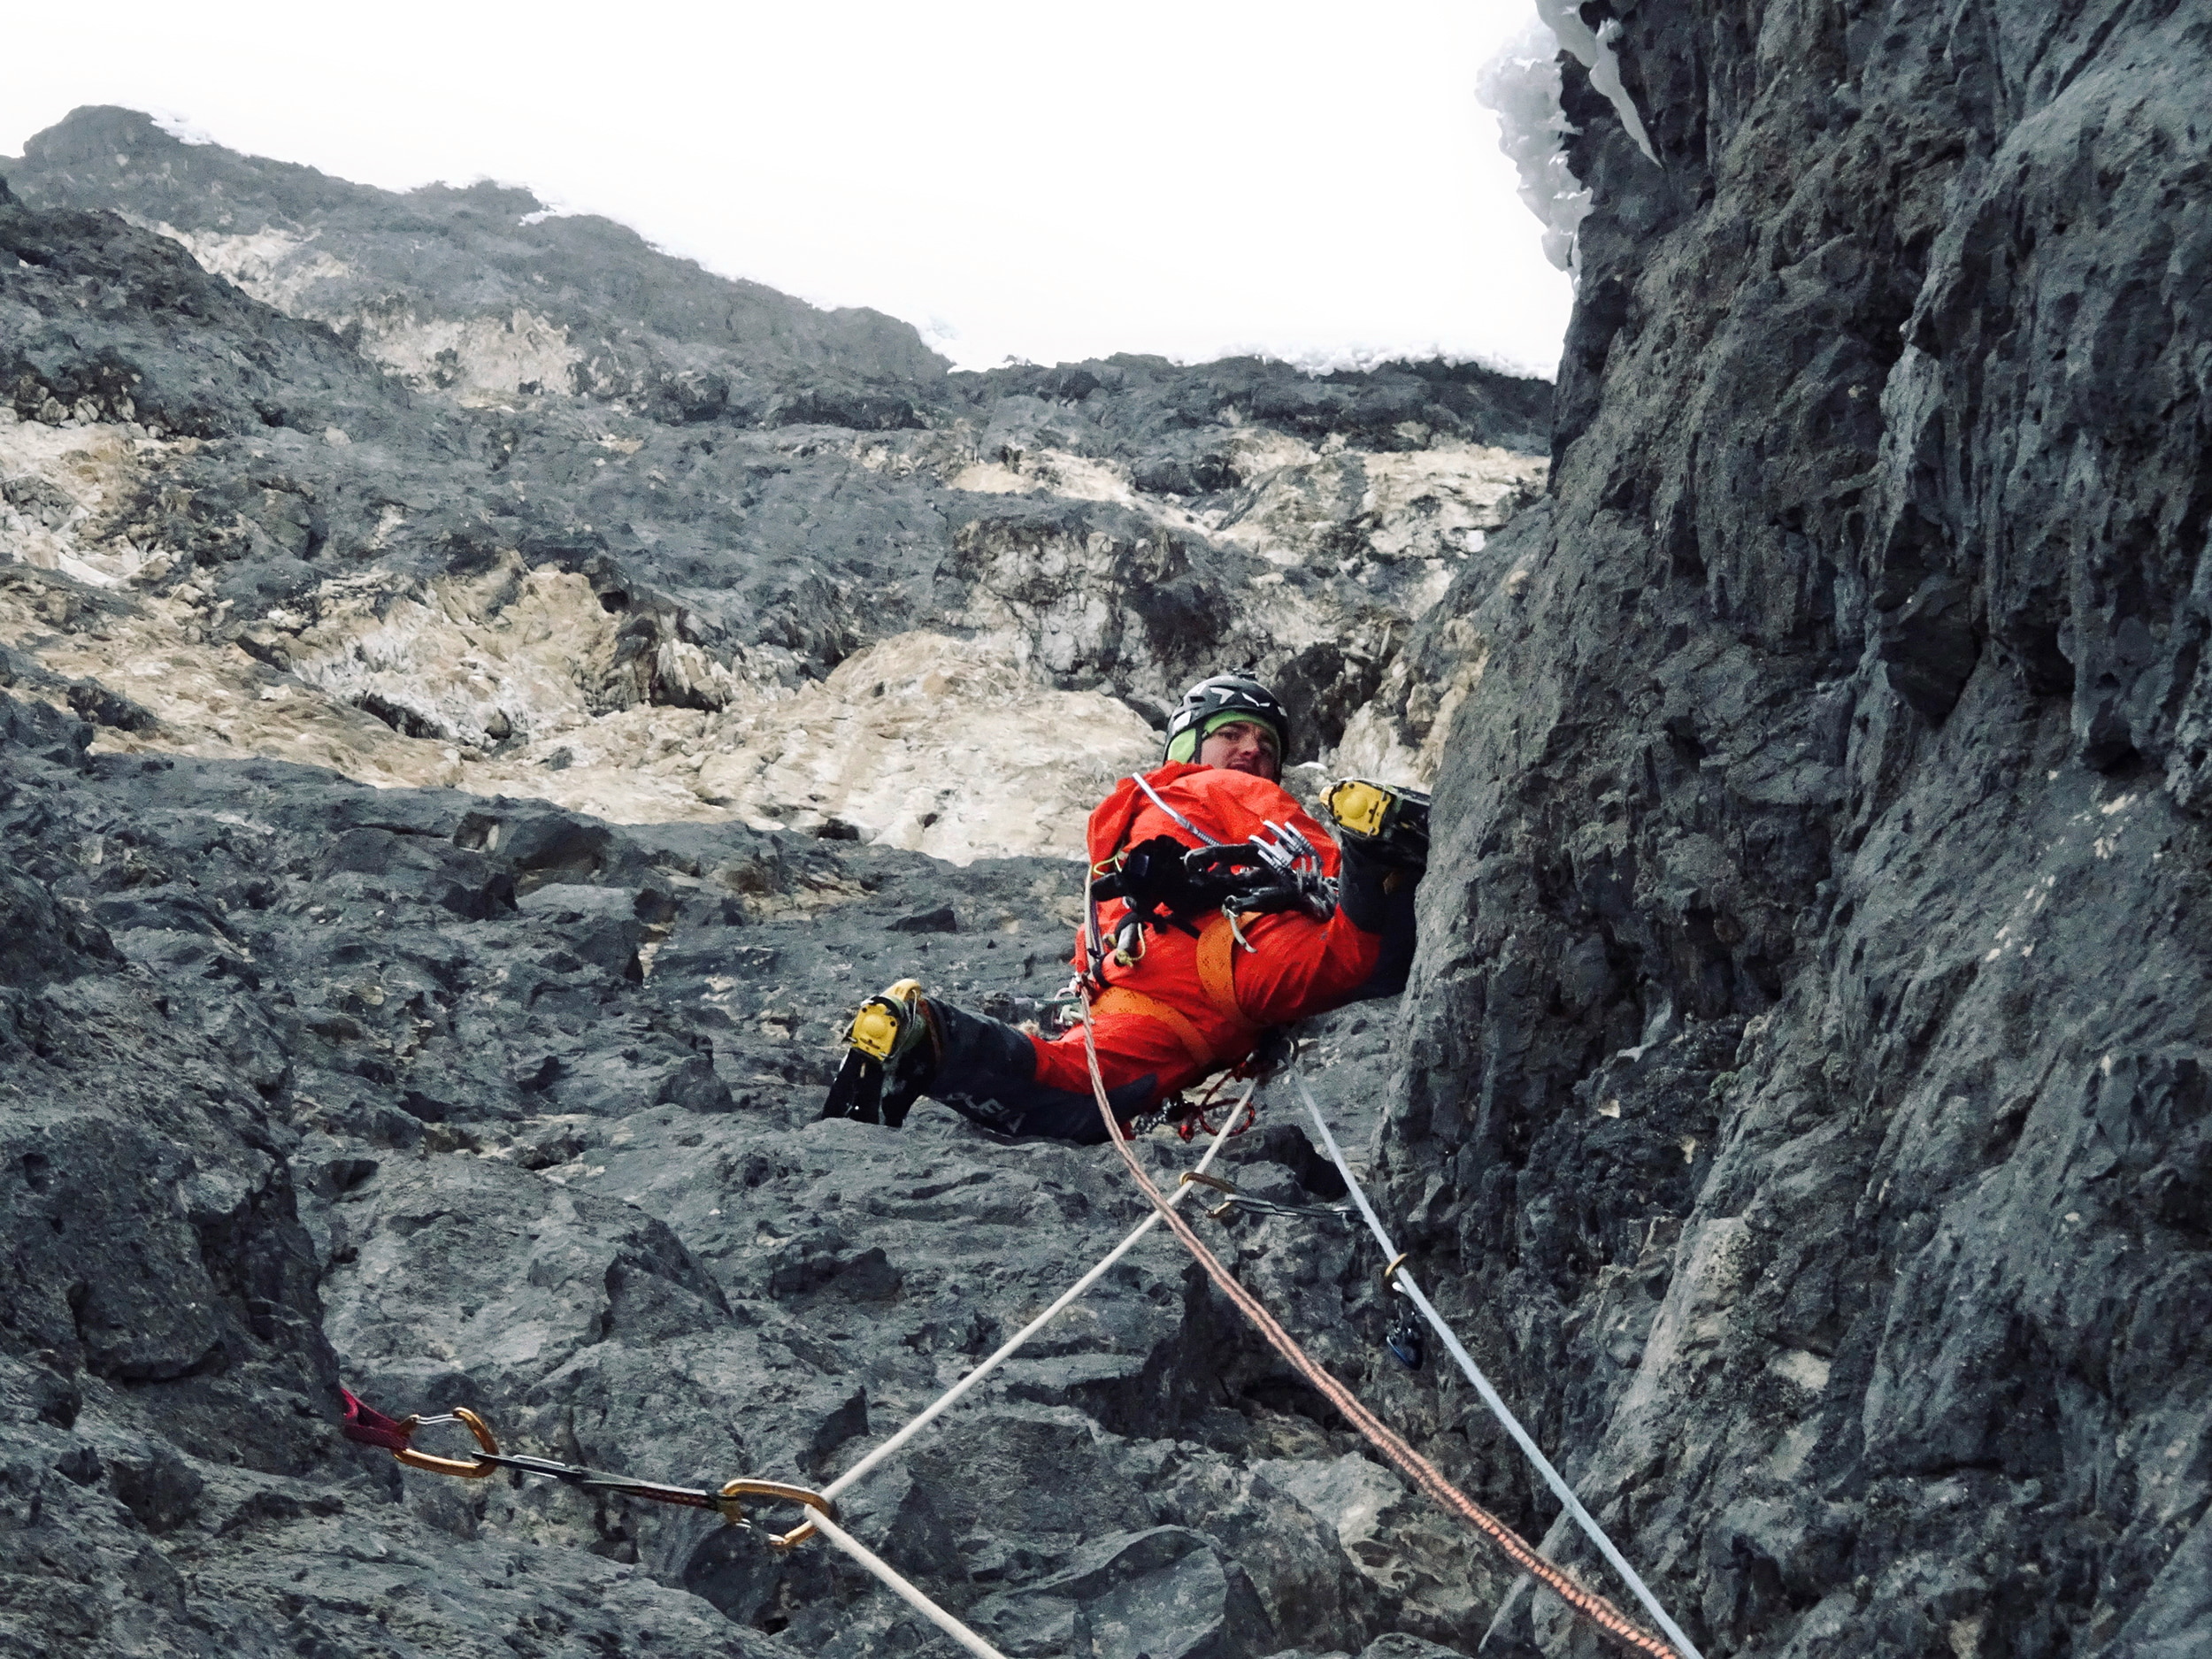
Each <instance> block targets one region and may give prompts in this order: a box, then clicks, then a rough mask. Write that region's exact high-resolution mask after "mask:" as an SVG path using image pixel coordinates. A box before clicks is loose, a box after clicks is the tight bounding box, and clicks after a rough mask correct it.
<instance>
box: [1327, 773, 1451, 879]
mask: <svg viewBox="0 0 2212 1659" xmlns="http://www.w3.org/2000/svg"><path fill="white" fill-rule="evenodd" d="M1321 804H1322V805H1323V806H1324V807H1325V808H1326V809H1327V810H1328V814H1329V816H1330V817H1331V818H1334V819H1335V820H1336V825H1337V827H1338V828H1339V829H1340V830H1341V831H1343V833H1344V842H1345V850H1347V851H1348V852H1355V853H1363V854H1365V855H1366V856H1368V857H1370V858H1372V859H1375V860H1377V861H1378V862H1379V863H1382V864H1399V865H1403V866H1407V867H1409V868H1412V869H1416V870H1417V869H1420V868H1422V867H1424V866H1425V865H1426V864H1427V863H1428V861H1429V798H1428V796H1427V795H1424V794H1423V793H1422V792H1421V791H1420V790H1418V789H1407V788H1402V787H1399V786H1397V785H1394V784H1386V783H1371V782H1370V781H1369V780H1366V779H1364V778H1340V779H1339V780H1337V781H1336V782H1334V783H1333V784H1331V785H1330V786H1329V787H1327V788H1325V789H1324V790H1323V791H1322V792H1321Z"/></svg>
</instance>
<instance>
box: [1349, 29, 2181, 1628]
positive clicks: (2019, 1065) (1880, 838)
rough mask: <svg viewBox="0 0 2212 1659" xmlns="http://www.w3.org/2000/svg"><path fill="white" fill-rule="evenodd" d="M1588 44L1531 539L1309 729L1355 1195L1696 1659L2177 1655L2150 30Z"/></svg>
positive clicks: (2165, 178) (2176, 981)
mask: <svg viewBox="0 0 2212 1659" xmlns="http://www.w3.org/2000/svg"><path fill="white" fill-rule="evenodd" d="M1597 10H1598V11H1599V12H1604V13H1606V14H1607V15H1609V16H1617V21H1618V23H1619V27H1620V34H1619V38H1618V48H1619V53H1620V59H1621V63H1622V65H1623V66H1624V75H1625V78H1626V81H1627V84H1628V86H1629V88H1630V89H1631V91H1632V93H1633V95H1634V96H1635V98H1636V100H1637V103H1638V104H1639V106H1640V109H1641V110H1642V111H1643V116H1644V120H1645V124H1646V125H1647V128H1648V131H1649V134H1650V137H1651V140H1652V142H1653V143H1654V144H1655V147H1656V150H1657V153H1658V164H1657V165H1653V164H1652V163H1651V162H1648V161H1647V160H1646V159H1645V158H1644V157H1642V156H1641V155H1640V153H1639V152H1638V151H1637V150H1636V149H1635V147H1634V146H1633V145H1632V143H1631V142H1630V141H1629V139H1628V138H1627V137H1626V136H1625V135H1624V133H1623V132H1622V130H1621V127H1620V126H1619V124H1618V123H1617V121H1615V120H1614V119H1612V118H1611V116H1610V113H1609V106H1608V105H1607V104H1605V102H1604V101H1603V100H1602V99H1601V98H1598V97H1596V96H1593V95H1590V94H1589V93H1588V91H1587V89H1586V87H1585V86H1584V85H1583V83H1581V82H1580V81H1578V76H1577V73H1576V71H1575V68H1574V66H1573V65H1568V66H1567V80H1568V83H1569V88H1570V102H1571V105H1572V108H1571V113H1572V114H1573V115H1574V117H1575V119H1576V120H1577V121H1578V124H1579V125H1580V126H1581V128H1582V131H1581V134H1580V136H1579V137H1578V138H1577V139H1576V140H1575V141H1574V143H1573V146H1572V149H1571V159H1572V162H1573V165H1574V167H1575V171H1576V173H1577V175H1578V177H1580V178H1582V179H1583V180H1586V181H1587V182H1589V183H1590V184H1591V185H1592V186H1593V187H1594V204H1595V205H1594V211H1593V213H1592V215H1591V217H1590V219H1588V220H1587V221H1586V223H1585V224H1584V226H1583V227H1582V231H1581V255H1582V261H1583V276H1582V286H1581V289H1580V298H1579V303H1578V310H1577V313H1576V319H1575V323H1574V326H1573V331H1572V334H1571V339H1570V342H1569V344H1568V349H1567V354H1566V359H1565V362H1564V364H1563V368H1562V373H1561V379H1560V382H1559V421H1558V426H1557V427H1556V429H1555V433H1554V456H1555V472H1554V477H1553V480H1552V494H1551V499H1550V500H1549V502H1548V503H1547V506H1546V508H1545V509H1544V510H1543V511H1541V512H1540V513H1537V514H1532V515H1527V516H1525V517H1524V518H1522V519H1521V520H1520V521H1518V522H1517V525H1516V526H1515V528H1514V529H1512V530H1511V531H1509V532H1508V533H1507V534H1506V535H1504V536H1502V537H1500V538H1496V539H1494V541H1492V543H1491V545H1490V547H1489V548H1488V549H1486V552H1485V553H1484V554H1483V555H1482V556H1481V557H1480V560H1479V568H1477V567H1472V566H1471V567H1470V568H1469V569H1468V570H1467V571H1466V572H1464V574H1463V576H1462V578H1461V579H1460V580H1459V581H1458V583H1457V584H1456V585H1455V588H1454V590H1453V592H1452V593H1451V594H1450V595H1448V596H1447V597H1446V599H1445V600H1444V601H1443V602H1442V603H1440V604H1439V605H1438V606H1437V607H1435V608H1434V609H1433V610H1432V611H1430V612H1429V613H1428V615H1427V617H1426V618H1425V619H1424V621H1423V622H1422V624H1421V625H1420V627H1419V630H1418V631H1417V637H1416V639H1415V641H1414V642H1413V644H1412V646H1411V647H1410V649H1409V652H1408V654H1407V657H1405V659H1404V662H1403V665H1402V670H1401V671H1399V672H1398V674H1397V678H1396V680H1395V684H1394V687H1386V694H1387V695H1386V697H1385V699H1384V700H1383V702H1382V703H1381V704H1380V705H1379V706H1378V707H1377V708H1376V709H1375V710H1372V711H1371V712H1370V713H1369V714H1367V715H1363V717H1362V718H1361V720H1360V721H1359V723H1358V725H1359V728H1360V732H1361V733H1363V738H1362V741H1365V742H1368V743H1370V744H1371V745H1373V746H1374V747H1376V748H1378V749H1380V748H1382V747H1385V746H1386V745H1390V744H1394V745H1397V746H1398V747H1399V748H1400V749H1419V748H1420V746H1421V745H1422V744H1423V743H1424V742H1426V741H1430V739H1431V737H1432V732H1433V728H1434V725H1435V722H1436V721H1438V720H1440V719H1441V718H1444V715H1445V712H1446V711H1444V710H1442V709H1441V703H1442V701H1443V700H1444V699H1445V698H1447V697H1450V696H1452V695H1454V694H1455V693H1456V694H1457V695H1456V705H1455V712H1452V713H1451V714H1450V720H1449V726H1448V733H1449V735H1448V741H1441V742H1440V756H1441V759H1442V766H1443V769H1442V775H1441V778H1440V783H1439V795H1438V813H1439V818H1440V822H1448V824H1449V826H1450V829H1449V832H1448V836H1446V837H1443V838H1441V839H1440V841H1439V848H1440V856H1439V859H1438V863H1437V865H1436V867H1435V868H1434V869H1433V870H1432V872H1431V874H1430V876H1429V878H1428V885H1427V887H1425V922H1426V931H1425V941H1424V947H1423V954H1422V957H1421V961H1420V964H1419V965H1418V967H1417V973H1416V982H1415V985H1414V987H1413V988H1412V989H1411V991H1409V995H1408V1002H1409V1006H1410V1007H1411V1009H1412V1010H1413V1011H1412V1014H1411V1017H1410V1023H1409V1028H1408V1030H1407V1031H1406V1033H1405V1041H1404V1044H1403V1047H1402V1049H1401V1051H1400V1055H1399V1063H1400V1065H1401V1071H1400V1072H1399V1073H1398V1081H1397V1084H1396V1086H1395V1087H1394V1091H1393V1105H1392V1109H1391V1114H1390V1124H1389V1128H1388V1130H1387V1132H1386V1135H1385V1137H1384V1141H1383V1142H1382V1145H1383V1147H1384V1148H1385V1151H1386V1156H1387V1159H1388V1161H1389V1164H1390V1166H1391V1168H1392V1170H1393V1171H1394V1180H1393V1182H1392V1193H1393V1196H1394V1201H1395V1202H1396V1204H1397V1206H1398V1207H1399V1208H1400V1210H1402V1212H1403V1213H1405V1214H1407V1215H1408V1216H1409V1217H1411V1218H1412V1222H1413V1225H1414V1228H1415V1230H1416V1231H1417V1233H1418V1235H1419V1239H1420V1248H1421V1249H1422V1250H1423V1251H1425V1253H1427V1256H1428V1258H1429V1259H1430V1260H1432V1262H1434V1263H1436V1268H1435V1271H1437V1272H1438V1273H1439V1274H1440V1275H1441V1276H1443V1277H1445V1278H1446V1279H1448V1283H1449V1285H1450V1287H1451V1294H1450V1298H1449V1300H1450V1303H1451V1306H1452V1308H1453V1310H1455V1312H1457V1313H1458V1314H1460V1315H1461V1316H1463V1317H1464V1319H1465V1321H1466V1322H1467V1324H1468V1325H1470V1326H1471V1327H1472V1328H1474V1329H1476V1330H1478V1331H1479V1332H1480V1333H1482V1337H1481V1341H1480V1342H1479V1345H1478V1346H1479V1349H1480V1350H1481V1351H1483V1352H1485V1353H1486V1354H1487V1355H1488V1356H1490V1357H1491V1358H1492V1359H1493V1360H1494V1362H1495V1363H1496V1364H1497V1365H1498V1367H1499V1369H1500V1370H1501V1371H1502V1372H1503V1373H1505V1375H1506V1376H1508V1377H1509V1378H1510V1379H1511V1380H1510V1384H1509V1386H1508V1388H1507V1392H1508V1393H1509V1395H1511V1396H1512V1397H1514V1398H1517V1399H1518V1400H1522V1401H1525V1402H1527V1403H1528V1404H1529V1405H1530V1406H1531V1407H1532V1409H1534V1410H1535V1412H1536V1415H1537V1417H1538V1419H1539V1420H1540V1422H1541V1423H1542V1425H1543V1428H1542V1430H1541V1432H1540V1435H1541V1438H1543V1439H1545V1440H1547V1441H1548V1442H1550V1443H1553V1444H1556V1445H1559V1446H1562V1447H1565V1448H1571V1455H1570V1456H1569V1459H1568V1468H1569V1469H1570V1471H1571V1473H1572V1475H1573V1476H1574V1477H1575V1478H1576V1479H1578V1481H1579V1482H1580V1489H1581V1491H1582V1493H1583V1494H1584V1495H1585V1496H1586V1498H1588V1499H1589V1500H1590V1501H1591V1502H1592V1506H1593V1508H1594V1509H1600V1510H1601V1511H1602V1512H1603V1513H1605V1514H1607V1515H1608V1516H1609V1517H1612V1518H1613V1519H1614V1520H1615V1521H1617V1523H1618V1525H1619V1526H1620V1528H1621V1530H1622V1531H1623V1532H1625V1533H1626V1534H1627V1535H1628V1536H1629V1538H1630V1539H1632V1540H1633V1542H1632V1544H1631V1545H1630V1546H1629V1550H1630V1554H1631V1555H1632V1556H1635V1557H1637V1558H1640V1560H1642V1561H1644V1562H1646V1563H1648V1564H1649V1565H1650V1566H1651V1567H1652V1568H1653V1569H1654V1570H1655V1571H1656V1574H1657V1578H1658V1582H1659V1584H1660V1585H1661V1586H1662V1594H1664V1595H1667V1596H1668V1597H1670V1599H1671V1601H1672V1603H1673V1605H1674V1607H1675V1609H1676V1611H1677V1612H1678V1616H1680V1617H1684V1619H1685V1622H1686V1624H1688V1626H1689V1628H1690V1629H1691V1631H1692V1632H1693V1633H1694V1634H1695V1635H1696V1636H1697V1638H1698V1640H1699V1641H1700V1643H1701V1646H1702V1647H1703V1649H1704V1651H1705V1652H1707V1653H1708V1654H1713V1653H1744V1654H1752V1653H1756V1654H1764V1655H1791V1656H1792V1659H1795V1656H1797V1655H1814V1654H1819V1655H1855V1654H1866V1655H1874V1654H1884V1655H1891V1654H1930V1655H1941V1654H1945V1653H1950V1654H1957V1655H2000V1654H2008V1655H2030V1654H2032V1655H2058V1654H2074V1655H2089V1654H2096V1655H2178V1654H2181V1653H2184V1652H2198V1651H2202V1650H2204V1649H2205V1648H2206V1647H2208V1645H2212V1578H2208V1567H2207V1563H2208V1559H2212V1558H2208V1555H2207V1547H2208V1540H2212V1532H2208V1530H2207V1529H2208V1526H2212V1522H2208V1521H2207V1520H2206V1519H2205V1518H2204V1517H2205V1512H2206V1504H2207V1500H2208V1497H2212V1485H2208V1481H2212V1444H2208V1440H2207V1430H2208V1424H2212V1413H2208V1403H2212V1352H2208V1349H2207V1347H2206V1343H2205V1338H2204V1335H2203V1332H2204V1330H2205V1316H2206V1313H2207V1312H2208V1310H2212V1279H2208V1264H2212V1257H2208V1256H2207V1254H2206V1245H2207V1234H2206V1231H2205V1227H2206V1217H2207V1216H2208V1215H2212V1187H2208V1185H2207V1182H2208V1176H2212V1164H2208V1163H2207V1160H2206V1148H2207V1147H2208V1146H2212V1141H2208V1140H2207V1136H2208V1133H2212V1117H2208V1113H2212V1094H2208V1093H2207V1090H2206V1087H2205V1081H2204V1079H2205V1077H2206V1075H2207V1072H2206V1066H2207V1063H2208V1059H2212V1054H2208V1043H2212V1027H2208V1025H2207V1010H2208V1008H2212V1002H2208V998H2207V995H2206V970H2207V965H2208V954H2207V952H2208V944H2212V934H2208V919H2207V918H2208V911H2207V909H2206V905H2205V896H2206V895H2205V879H2206V878H2205V872H2206V868H2207V855H2208V850H2212V849H2208V841H2207V830H2206V824H2205V816H2204V814H2205V805H2206V795H2205V784H2204V779H2205V772H2204V767H2205V764H2206V755H2207V749H2206V746H2205V741H2204V738H2203V722H2204V718H2205V715H2204V710H2205V709H2206V707H2207V706H2208V705H2207V702H2206V700H2207V698H2208V697H2212V679H2208V677H2207V674H2206V672H2205V668H2204V664H2203V662H2202V650H2201V645H2202V641H2204V639H2205V637H2206V634H2207V631H2208V627H2212V613H2208V611H2207V608H2206V607H2207V600H2206V593H2207V588H2206V583H2207V581H2208V580H2212V578H2208V572H2212V564H2208V562H2207V551H2208V549H2207V527H2208V510H2212V470H2208V462H2207V456H2208V449H2207V443H2206V440H2207V436H2208V426H2207V404H2206V402H2205V394H2206V390H2207V385H2206V365H2207V363H2208V361H2212V357H2208V313H2207V311H2206V310H2205V288H2204V281H2205V273H2206V272H2207V271H2208V270H2212V240H2208V234H2212V232H2208V225H2212V221H2208V220H2207V219H2205V218H2204V216H2203V214H2202V213H2201V212H2200V211H2199V210H2198V209H2197V208H2195V207H2193V206H2186V207H2185V206H2184V205H2183V204H2185V203H2193V202H2194V201H2195V200H2196V199H2197V198H2198V197H2199V196H2200V195H2201V193H2202V191H2203V189H2204V188H2205V185H2206V183H2207V182H2208V179H2212V172H2208V161H2207V149H2206V144H2207V136H2208V134H2212V75H2208V73H2207V72H2208V62H2207V38H2206V34H2205V28H2204V19H2203V18H2202V16H2201V15H2200V13H2198V12H2193V11H2192V10H2191V9H2189V8H2175V7H2154V8H2151V9H2149V10H2148V11H2145V12H2135V11H2131V10H2128V9H2124V8H2120V7H2116V6H2095V5H2093V6H2090V7H2087V8H2078V9H2074V10H2070V11H2067V12H2064V13H2063V15H2060V14H2056V13H2052V12H2048V11H2047V9H2043V8H2035V7H2020V6H2008V5H2003V4H1993V5H1987V6H1981V7H1970V8H1950V9H1945V8H1918V9H1915V8H1893V9H1889V10H1882V9H1879V8H1876V9H1869V8H1866V7H1855V8H1854V7H1844V8H1824V7H1814V6H1809V5H1806V6H1801V5H1782V6H1778V7H1769V8H1766V9H1765V10H1764V11H1763V13H1762V14H1761V15H1760V16H1759V17H1758V18H1757V19H1755V20H1746V19H1741V18H1737V17H1735V16H1732V15H1730V14H1726V13H1724V12H1719V11H1716V10H1714V9H1712V8H1709V7H1701V6H1695V5H1689V4H1671V3H1668V0H1643V3H1642V4H1635V5H1627V4H1617V5H1614V6H1611V7H1605V6H1601V7H1599V8H1597ZM1589 15H1591V13H1590V12H1587V11H1586V13H1585V16H1586V17H1587V16H1589ZM1455 676H1456V678H1455ZM1424 699H1425V701H1424ZM1447 1264H1448V1265H1447ZM1470 1438H1471V1446H1470V1455H1471V1459H1472V1461H1473V1463H1474V1464H1475V1465H1476V1466H1477V1467H1478V1468H1481V1469H1485V1470H1489V1471H1495V1472H1494V1474H1493V1476H1492V1479H1491V1481H1490V1483H1489V1485H1488V1487H1487V1489H1488V1490H1489V1492H1490V1494H1491V1495H1492V1496H1493V1497H1494V1498H1497V1499H1498V1500H1499V1501H1500V1502H1502V1503H1509V1499H1508V1498H1507V1496H1506V1494H1508V1493H1509V1492H1510V1491H1512V1490H1515V1489H1518V1490H1520V1491H1522V1492H1523V1493H1524V1494H1525V1492H1526V1486H1527V1483H1526V1481H1525V1478H1524V1477H1522V1476H1521V1475H1520V1474H1519V1473H1518V1471H1515V1470H1513V1469H1512V1468H1511V1467H1510V1465H1509V1463H1506V1461H1505V1453H1504V1451H1503V1450H1502V1449H1501V1448H1500V1447H1499V1446H1498V1444H1497V1441H1496V1439H1495V1436H1494V1434H1493V1433H1491V1432H1490V1431H1488V1430H1487V1429H1486V1428H1485V1427H1484V1426H1483V1425H1480V1424H1479V1423H1477V1424H1474V1425H1470ZM1520 1512H1521V1513H1522V1514H1523V1515H1524V1516H1525V1517H1526V1518H1528V1519H1529V1520H1530V1521H1531V1522H1532V1523H1533V1524H1536V1525H1541V1524H1542V1522H1543V1520H1544V1519H1545V1517H1547V1516H1548V1515H1549V1513H1550V1512H1551V1511H1550V1508H1549V1506H1548V1504H1545V1503H1540V1502H1536V1501H1535V1500H1533V1499H1532V1498H1528V1497H1526V1496H1524V1498H1523V1500H1522V1504H1521V1509H1520ZM1552 1539H1553V1541H1554V1542H1555V1544H1557V1545H1559V1546H1561V1547H1563V1548H1568V1549H1570V1550H1573V1549H1574V1548H1575V1547H1576V1546H1575V1540H1573V1539H1572V1537H1571V1535H1570V1534H1568V1533H1566V1532H1563V1531H1562V1530H1560V1529H1558V1528H1556V1527H1555V1528H1554V1530H1553V1533H1552ZM1566 1641H1567V1636H1566V1632H1563V1630H1561V1629H1560V1627H1559V1626H1558V1624H1557V1623H1556V1619H1555V1616H1554V1614H1553V1613H1551V1612H1548V1611H1547V1610H1545V1609H1541V1608H1532V1607H1528V1606H1526V1605H1523V1604H1520V1603H1518V1602H1517V1603H1516V1604H1515V1605H1513V1606H1512V1607H1510V1608H1509V1609H1508V1611H1507V1614H1506V1616H1505V1617H1504V1618H1503V1619H1502V1621H1501V1623H1500V1625H1499V1627H1498V1628H1497V1630H1496V1631H1495V1632H1494V1634H1493V1637H1492V1646H1491V1647H1490V1648H1486V1651H1492V1650H1496V1651H1525V1650H1526V1651H1532V1650H1534V1649H1537V1648H1541V1649H1543V1650H1544V1651H1548V1652H1549V1651H1563V1650H1564V1648H1565V1646H1566Z"/></svg>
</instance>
